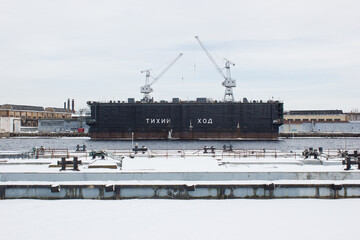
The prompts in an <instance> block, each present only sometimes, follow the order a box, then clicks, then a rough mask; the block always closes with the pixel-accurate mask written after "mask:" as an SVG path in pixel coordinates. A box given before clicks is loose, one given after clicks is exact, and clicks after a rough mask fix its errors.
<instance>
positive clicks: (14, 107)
mask: <svg viewBox="0 0 360 240" xmlns="http://www.w3.org/2000/svg"><path fill="white" fill-rule="evenodd" d="M0 108H1V109H2V110H12V111H33V112H44V111H45V110H44V108H43V107H39V106H28V105H15V104H4V105H1V107H0Z"/></svg>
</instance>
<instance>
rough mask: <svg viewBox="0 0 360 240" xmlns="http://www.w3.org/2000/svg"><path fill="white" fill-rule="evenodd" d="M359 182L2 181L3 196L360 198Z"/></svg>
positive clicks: (0, 190)
mask: <svg viewBox="0 0 360 240" xmlns="http://www.w3.org/2000/svg"><path fill="white" fill-rule="evenodd" d="M359 197H360V184H334V183H330V184H321V183H319V184H274V183H257V184H254V183H252V184H246V183H243V184H231V183H226V184H216V183H208V184H195V185H186V184H166V185H164V184H133V185H126V184H113V185H109V184H108V185H104V184H100V185H99V184H97V185H96V184H75V185H74V184H73V185H71V184H54V185H51V184H39V183H37V184H36V183H33V184H31V185H26V184H25V185H24V184H5V185H4V184H1V185H0V199H19V198H20V199H22V198H24V199H28V198H31V199H136V198H142V199H144V198H145V199H237V198H254V199H255V198H260V199H261V198H264V199H272V198H359Z"/></svg>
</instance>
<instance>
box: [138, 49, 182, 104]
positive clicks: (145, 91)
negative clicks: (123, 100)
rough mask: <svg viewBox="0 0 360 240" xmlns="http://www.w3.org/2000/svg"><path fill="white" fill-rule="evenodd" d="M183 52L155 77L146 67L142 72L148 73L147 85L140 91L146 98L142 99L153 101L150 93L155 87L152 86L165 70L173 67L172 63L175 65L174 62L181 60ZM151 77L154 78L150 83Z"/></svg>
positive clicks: (146, 77) (146, 75) (146, 76)
mask: <svg viewBox="0 0 360 240" xmlns="http://www.w3.org/2000/svg"><path fill="white" fill-rule="evenodd" d="M182 55H183V54H182V53H180V54H179V55H178V56H177V57H176V58H175V59H174V60H173V61H172V62H171V63H170V64H169V65H168V66H167V67H166V68H165V69H164V70H163V71H162V72H161V73H160V74H159V75H158V76H157V77H153V76H151V71H152V70H151V69H146V70H143V71H141V73H146V74H145V85H144V86H142V87H141V88H140V92H141V93H143V94H144V98H143V99H142V101H143V102H150V101H151V97H150V93H151V92H153V89H152V88H151V86H152V85H153V84H154V83H155V82H156V81H157V80H159V79H160V78H161V77H162V76H163V75H164V73H165V72H167V70H169V68H171V67H172V65H174V63H175V62H176V61H177V60H179V58H180V57H181V56H182ZM150 78H152V79H153V80H152V82H151V83H150Z"/></svg>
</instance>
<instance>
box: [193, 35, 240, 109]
mask: <svg viewBox="0 0 360 240" xmlns="http://www.w3.org/2000/svg"><path fill="white" fill-rule="evenodd" d="M195 38H196V40H197V41H198V42H199V44H200V46H201V48H202V49H203V50H204V52H205V53H206V55H207V56H208V57H209V59H210V61H211V62H212V64H213V65H214V66H215V68H216V70H217V71H218V72H219V73H220V75H221V76H222V77H223V78H224V81H223V82H222V85H223V86H224V87H225V95H224V101H225V102H233V101H234V94H233V90H232V88H233V87H236V80H235V79H232V78H231V73H230V66H235V63H233V62H231V61H230V60H228V59H226V58H224V60H225V69H226V74H224V72H223V69H221V68H220V67H219V66H218V65H217V63H216V62H215V60H214V59H213V58H212V56H211V55H210V53H209V52H208V50H206V48H205V46H204V44H203V43H202V42H201V41H200V39H199V36H195Z"/></svg>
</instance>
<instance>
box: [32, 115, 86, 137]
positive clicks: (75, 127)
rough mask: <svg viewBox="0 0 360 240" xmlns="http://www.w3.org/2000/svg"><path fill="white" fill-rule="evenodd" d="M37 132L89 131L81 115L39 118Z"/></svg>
mask: <svg viewBox="0 0 360 240" xmlns="http://www.w3.org/2000/svg"><path fill="white" fill-rule="evenodd" d="M38 131H39V133H63V132H85V133H87V132H89V126H88V125H86V119H85V118H83V117H75V118H67V119H39V126H38Z"/></svg>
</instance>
